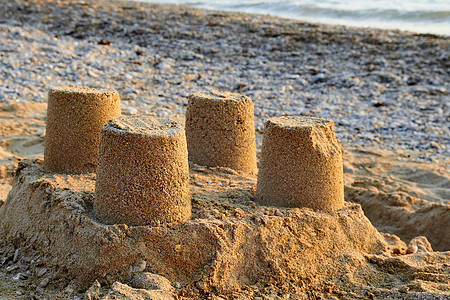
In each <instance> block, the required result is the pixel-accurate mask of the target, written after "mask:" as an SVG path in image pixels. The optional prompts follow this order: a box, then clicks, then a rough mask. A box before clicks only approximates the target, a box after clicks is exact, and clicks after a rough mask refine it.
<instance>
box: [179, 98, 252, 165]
mask: <svg viewBox="0 0 450 300" xmlns="http://www.w3.org/2000/svg"><path fill="white" fill-rule="evenodd" d="M188 99H189V102H188V107H187V110H186V138H187V143H188V152H189V160H190V161H192V162H194V163H197V164H200V165H204V166H210V167H215V166H220V167H228V168H231V169H234V170H237V171H241V172H243V173H248V174H256V172H257V167H256V143H255V124H254V115H253V102H252V101H251V100H250V99H249V98H247V97H246V96H243V95H237V94H232V93H218V92H212V93H196V94H192V95H190V96H189V97H188Z"/></svg>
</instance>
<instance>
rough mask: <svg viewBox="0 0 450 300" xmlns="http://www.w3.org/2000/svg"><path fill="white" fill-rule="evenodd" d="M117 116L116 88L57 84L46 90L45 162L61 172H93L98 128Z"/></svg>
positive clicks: (118, 111) (118, 107)
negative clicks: (57, 85) (58, 85)
mask: <svg viewBox="0 0 450 300" xmlns="http://www.w3.org/2000/svg"><path fill="white" fill-rule="evenodd" d="M118 116H120V98H119V94H118V93H117V92H116V91H115V90H104V89H93V88H87V87H77V86H60V87H55V88H52V89H51V90H50V91H49V92H48V109H47V130H46V135H45V150H44V164H45V167H46V168H47V169H49V170H52V171H55V172H64V173H83V172H93V171H95V168H96V166H97V157H98V143H99V137H100V128H101V127H102V126H103V124H105V123H106V122H107V121H108V120H109V119H110V118H114V117H118Z"/></svg>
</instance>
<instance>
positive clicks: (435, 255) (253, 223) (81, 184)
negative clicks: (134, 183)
mask: <svg viewBox="0 0 450 300" xmlns="http://www.w3.org/2000/svg"><path fill="white" fill-rule="evenodd" d="M0 4H1V6H0V58H1V62H0V74H1V76H0V215H1V220H0V245H1V248H0V298H1V299H216V300H219V299H446V298H447V297H449V296H450V252H449V250H450V230H449V229H448V228H450V204H449V199H450V175H449V169H448V166H449V163H450V158H449V157H450V156H449V154H450V153H449V152H450V150H449V144H450V143H449V140H450V139H449V137H450V126H449V121H450V120H449V118H450V115H449V108H448V103H449V100H450V97H449V92H448V90H449V85H450V83H449V78H450V76H449V75H450V74H449V69H450V65H449V50H448V49H449V41H450V38H449V37H443V36H436V35H430V34H414V33H408V32H401V31H388V30H381V29H359V28H350V27H343V26H331V25H323V24H313V23H304V22H300V21H294V20H287V19H281V18H275V17H269V16H264V15H249V14H241V13H231V12H219V11H207V10H200V9H194V8H189V7H183V6H170V5H154V4H146V3H135V2H130V1H104V0H99V1H93V0H92V1H91V0H86V1H75V0H60V1H56V0H55V1H53V0H52V1H39V0H31V1H22V0H13V1H7V0H0ZM61 85H82V86H89V87H93V88H105V89H111V88H113V89H116V90H117V91H118V92H119V95H120V105H121V110H122V114H123V115H138V114H146V115H149V116H152V117H159V118H171V119H174V120H176V121H179V122H180V123H181V124H184V122H185V113H186V107H187V103H188V100H187V97H188V96H189V95H190V94H192V93H197V92H200V91H212V90H220V91H231V92H233V93H240V94H243V95H246V96H247V97H249V98H250V99H251V100H252V101H253V104H254V110H255V111H254V112H255V129H256V152H257V157H258V159H259V158H260V154H261V143H262V135H263V131H264V123H265V122H266V121H267V119H268V118H270V117H278V116H312V117H322V118H328V119H331V120H332V121H333V122H334V129H335V132H336V138H337V139H338V141H339V143H340V144H341V145H342V148H343V166H344V181H345V207H344V208H342V209H341V210H339V211H337V212H333V213H325V212H321V211H317V210H312V209H306V208H301V209H300V208H275V207H270V206H262V205H259V204H257V203H256V202H255V195H256V181H257V177H256V175H254V174H250V175H248V174H243V173H239V172H236V171H233V170H231V169H226V168H216V167H204V166H199V165H196V164H193V163H190V166H189V172H190V190H191V201H192V216H191V218H190V220H189V221H187V222H184V223H181V224H179V225H176V226H168V225H167V226H156V227H150V226H126V225H108V224H102V223H101V222H99V221H98V220H97V219H96V218H95V212H94V211H93V197H94V186H95V173H90V174H84V175H63V174H51V173H48V172H46V171H45V170H44V169H43V163H42V160H43V157H44V137H45V134H46V133H45V128H46V114H47V100H48V96H47V93H48V91H49V90H50V89H51V88H52V87H55V86H61ZM30 160H32V161H30ZM11 190H12V193H11V194H10V195H9V196H8V193H9V192H10V191H11ZM24 199H26V201H24ZM45 201H47V202H45ZM80 228H83V230H81V229H80ZM94 237H95V238H94ZM124 270H126V271H124ZM149 274H150V275H151V276H154V277H151V276H150V275H149ZM156 274H157V275H159V277H156ZM149 276H150V277H151V278H153V279H152V280H153V281H152V280H150V279H149ZM144 277H145V278H146V279H145V278H144ZM143 278H144V279H143ZM155 278H156V279H155ZM150 281H151V282H153V285H151V286H150V285H149V284H148V283H149V282H150ZM86 290H88V291H87V292H86Z"/></svg>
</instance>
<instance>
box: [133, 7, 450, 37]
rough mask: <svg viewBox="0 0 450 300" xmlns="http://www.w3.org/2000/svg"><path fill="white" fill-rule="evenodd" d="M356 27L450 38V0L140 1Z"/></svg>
mask: <svg viewBox="0 0 450 300" xmlns="http://www.w3.org/2000/svg"><path fill="white" fill-rule="evenodd" d="M140 1H144V2H152V3H161V4H182V5H190V6H195V7H200V8H206V9H216V10H228V11H240V12H248V13H260V14H269V15H274V16H280V17H285V18H291V19H298V20H304V21H309V22H320V23H325V24H340V25H349V26H356V27H375V28H385V29H401V30H408V31H412V32H418V33H434V34H441V35H448V36H449V35H450V1H449V0H365V1H361V0H278V1H277V0H246V1H242V0H221V1H218V0H197V1H192V0H190V1H189V0H140Z"/></svg>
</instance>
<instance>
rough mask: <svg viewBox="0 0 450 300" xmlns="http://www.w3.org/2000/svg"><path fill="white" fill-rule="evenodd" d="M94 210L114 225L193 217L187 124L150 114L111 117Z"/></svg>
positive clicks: (104, 134)
mask: <svg viewBox="0 0 450 300" xmlns="http://www.w3.org/2000/svg"><path fill="white" fill-rule="evenodd" d="M94 208H95V210H96V211H97V212H98V214H99V215H100V216H101V217H102V218H104V219H105V220H107V221H108V222H111V223H125V224H128V225H157V224H162V223H176V222H180V221H185V220H187V219H189V217H190V216H191V200H190V196H189V164H188V154H187V148H186V136H185V133H184V129H183V128H182V126H181V125H180V124H179V123H177V122H175V121H171V120H168V119H155V118H152V117H148V116H130V117H120V118H116V119H112V120H110V121H109V122H108V123H107V124H105V125H104V126H103V127H102V130H101V134H100V149H99V162H98V168H97V178H96V185H95V202H94Z"/></svg>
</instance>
